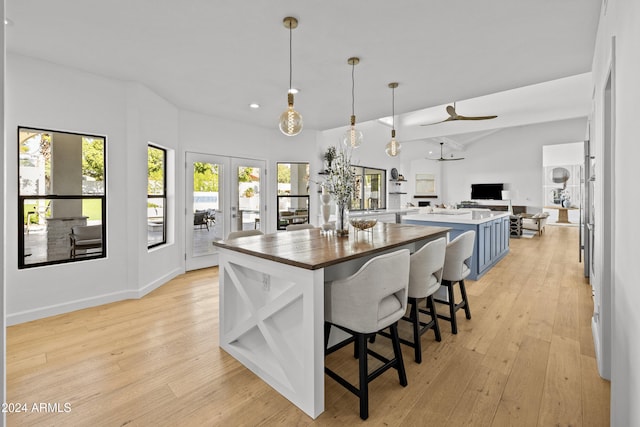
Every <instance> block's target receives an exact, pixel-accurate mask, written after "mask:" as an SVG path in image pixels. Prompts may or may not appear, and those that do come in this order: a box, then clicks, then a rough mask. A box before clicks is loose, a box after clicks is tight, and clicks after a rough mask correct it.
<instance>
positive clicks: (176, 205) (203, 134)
mask: <svg viewBox="0 0 640 427" xmlns="http://www.w3.org/2000/svg"><path fill="white" fill-rule="evenodd" d="M6 87H7V88H8V90H7V103H8V105H9V107H10V108H8V114H7V117H6V123H7V128H8V129H13V130H14V131H15V130H16V129H17V127H18V126H27V127H35V128H44V129H53V130H62V131H74V132H79V133H82V132H86V133H89V134H97V135H104V136H106V137H107V145H106V147H107V149H106V150H107V157H106V158H107V258H106V259H98V260H90V261H89V260H88V261H84V262H75V263H68V264H59V265H51V266H45V267H36V268H29V269H23V270H18V268H17V256H18V254H17V251H16V250H12V251H8V252H7V257H6V265H7V278H8V280H7V320H8V322H9V323H10V324H14V323H19V322H23V321H27V320H32V319H36V318H41V317H46V316H50V315H53V314H58V313H63V312H67V311H72V310H76V309H79V308H84V307H89V306H94V305H99V304H103V303H106V302H111V301H117V300H121V299H126V298H138V297H140V296H142V295H144V294H146V293H148V292H149V291H151V290H153V289H155V288H157V287H158V286H160V285H162V284H163V283H165V282H166V281H168V280H169V279H171V278H172V277H175V276H176V275H178V274H180V273H182V272H184V253H185V247H184V245H185V238H184V236H185V225H184V217H185V215H184V212H185V211H184V202H185V197H184V194H185V176H184V170H185V169H184V153H185V152H186V151H193V152H200V153H208V154H217V155H225V156H233V157H244V158H250V159H259V160H265V161H266V163H267V171H268V175H267V191H266V197H267V198H266V203H267V206H268V212H267V221H266V223H267V226H266V229H267V231H275V229H276V214H275V210H276V203H275V200H276V177H277V174H276V163H277V162H278V161H284V162H308V161H311V162H312V163H313V162H314V160H313V157H318V160H316V161H315V163H316V164H317V167H320V161H319V156H316V153H317V147H316V144H317V132H315V131H313V130H305V131H303V133H302V134H300V135H299V136H297V137H294V138H290V137H286V136H284V135H282V134H281V133H280V132H279V131H278V130H277V127H276V126H275V121H274V127H273V129H264V128H258V127H254V126H249V125H246V124H242V123H234V122H231V121H229V120H223V119H219V118H215V117H209V116H204V115H201V114H197V113H191V112H186V111H180V110H179V109H178V108H177V107H176V106H174V105H172V104H171V103H169V102H167V101H166V100H165V99H163V98H162V97H160V96H158V95H157V94H155V93H154V92H152V91H151V90H149V89H148V88H146V87H145V86H143V85H140V84H137V83H126V82H121V81H118V80H114V79H109V78H104V77H101V76H97V75H93V74H89V73H84V72H81V71H77V70H73V69H69V68H66V67H62V66H58V65H55V64H52V63H48V62H44V61H40V60H37V59H33V58H29V57H25V56H21V55H16V54H10V55H8V63H7V86H6ZM12 141H14V142H15V139H12ZM148 143H153V144H156V145H159V146H161V147H163V148H166V149H168V151H169V159H168V169H167V173H168V177H167V182H168V187H169V190H168V209H167V214H168V216H169V217H170V218H173V219H174V221H170V223H171V225H170V227H169V229H168V244H167V245H163V246H161V247H158V248H154V249H152V250H147V223H146V191H147V168H146V166H147V144H148ZM7 158H9V159H12V158H13V159H17V144H15V143H10V144H8V145H7ZM17 163H18V162H17V160H16V161H15V162H11V161H9V162H7V164H6V166H7V176H9V177H11V178H10V179H9V181H8V182H7V191H6V193H5V194H6V196H5V198H4V200H5V202H6V203H7V204H8V212H10V214H9V215H8V216H7V224H17V223H18V221H17V216H16V215H17V214H16V212H17V207H16V203H17V187H18V186H17V181H16V178H15V177H17V175H18V174H17ZM311 203H312V205H311V210H312V212H311V213H312V216H311V218H312V219H313V218H315V214H314V212H317V209H318V207H317V203H316V201H315V200H314V199H313V198H312V201H311ZM9 235H10V236H11V237H10V238H9V239H7V240H6V245H7V246H8V247H10V248H17V233H15V232H14V233H10V234H9Z"/></svg>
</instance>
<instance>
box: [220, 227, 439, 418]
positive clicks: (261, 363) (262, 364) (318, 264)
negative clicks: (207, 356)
mask: <svg viewBox="0 0 640 427" xmlns="http://www.w3.org/2000/svg"><path fill="white" fill-rule="evenodd" d="M448 231H449V229H448V228H445V227H439V226H436V227H417V226H412V225H404V224H387V223H378V224H377V225H376V226H375V227H373V228H372V229H371V232H366V233H358V235H356V233H351V234H350V235H349V236H348V237H336V235H335V234H323V233H322V232H321V231H320V230H319V229H313V230H298V231H289V232H285V233H274V234H266V235H260V236H248V237H241V238H238V239H233V240H227V241H216V242H214V245H215V246H217V247H218V248H219V250H220V257H219V268H220V278H219V284H220V347H222V348H223V349H224V350H225V351H226V352H228V353H229V354H231V355H232V356H233V357H235V358H236V359H237V360H238V361H240V362H241V363H242V364H243V365H244V366H246V367H247V368H249V369H250V370H251V371H253V372H254V373H255V374H256V375H258V376H259V377H260V378H261V379H262V380H264V381H265V382H266V383H267V384H269V385H270V386H271V387H273V388H274V389H275V390H276V391H278V392H279V393H280V394H282V395H283V396H285V397H286V398H287V399H289V400H290V401H291V402H293V403H294V404H295V405H296V406H298V407H299V408H300V409H302V410H303V411H304V412H305V413H306V414H307V415H309V416H310V417H312V418H316V417H317V416H318V415H320V414H321V413H322V412H323V411H324V328H323V325H324V282H325V281H330V280H335V279H338V278H342V277H347V276H348V275H350V274H353V273H355V272H356V271H357V270H358V269H359V268H360V267H361V266H362V265H363V264H364V263H365V262H367V261H368V260H369V259H371V258H373V257H374V256H377V255H380V254H383V253H387V252H391V251H395V250H398V249H409V250H410V251H411V252H415V251H416V250H418V249H419V248H421V247H422V246H423V245H424V244H425V243H426V242H428V241H430V240H434V239H437V238H440V237H444V236H446V235H447V232H448Z"/></svg>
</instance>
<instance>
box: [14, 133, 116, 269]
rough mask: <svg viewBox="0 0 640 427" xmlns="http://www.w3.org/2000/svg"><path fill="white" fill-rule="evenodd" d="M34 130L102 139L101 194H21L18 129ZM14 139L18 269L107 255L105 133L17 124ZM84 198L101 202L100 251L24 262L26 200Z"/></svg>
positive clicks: (79, 260)
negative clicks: (16, 186) (15, 143)
mask: <svg viewBox="0 0 640 427" xmlns="http://www.w3.org/2000/svg"><path fill="white" fill-rule="evenodd" d="M21 130H25V131H35V132H39V133H66V134H69V135H78V136H83V137H88V138H99V139H102V140H103V147H102V157H103V161H104V189H103V191H102V195H88V194H81V195H60V194H42V195H40V194H36V195H22V194H21V193H20V191H21V190H20V131H21ZM16 141H17V142H18V169H17V180H16V182H17V185H18V224H17V225H18V227H17V230H18V269H19V270H23V269H28V268H34V267H43V266H48V265H56V264H67V263H71V262H81V261H87V260H93V259H97V258H106V257H107V185H106V183H107V137H106V136H105V135H96V134H89V133H86V132H70V131H66V130H56V129H43V128H38V127H33V126H22V125H19V126H18V127H17V130H16ZM84 199H99V200H101V201H102V203H101V215H102V220H101V225H102V248H101V249H102V250H101V251H100V252H93V253H90V254H87V255H84V256H82V257H80V258H71V257H70V258H68V259H58V260H51V261H43V262H34V263H29V264H27V263H25V258H26V257H27V256H28V255H26V254H25V253H24V250H25V242H24V227H25V224H24V218H25V211H24V205H25V201H26V200H49V201H51V200H84Z"/></svg>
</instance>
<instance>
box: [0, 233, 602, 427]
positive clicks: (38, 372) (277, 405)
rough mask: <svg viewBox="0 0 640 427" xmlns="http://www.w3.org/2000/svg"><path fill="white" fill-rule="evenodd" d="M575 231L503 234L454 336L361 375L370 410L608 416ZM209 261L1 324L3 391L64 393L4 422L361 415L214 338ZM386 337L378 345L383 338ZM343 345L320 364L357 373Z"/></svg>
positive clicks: (448, 420)
mask: <svg viewBox="0 0 640 427" xmlns="http://www.w3.org/2000/svg"><path fill="white" fill-rule="evenodd" d="M577 241H578V234H577V228H573V227H553V226H548V227H547V231H546V232H545V233H544V235H543V236H535V237H534V238H532V239H511V241H510V243H511V251H510V253H509V255H507V256H506V257H505V258H504V259H503V260H502V261H500V262H499V263H498V264H497V265H496V267H495V268H494V269H492V270H491V271H490V272H489V273H488V274H486V275H485V276H483V277H482V278H481V279H480V280H478V281H468V282H467V293H468V295H469V300H470V307H471V311H472V316H473V317H472V319H471V320H467V319H465V318H464V314H463V313H462V312H459V313H458V320H459V333H458V334H457V335H452V334H451V329H450V326H449V324H448V323H447V322H444V321H442V322H441V328H442V341H441V342H436V341H435V339H434V337H433V333H431V332H429V333H427V334H425V335H424V336H423V337H422V343H423V362H422V363H421V364H417V363H415V362H414V361H413V349H411V348H409V347H406V346H403V347H402V350H403V355H404V360H405V366H406V370H407V377H408V381H409V385H408V386H407V387H401V386H400V385H399V384H398V379H397V375H396V374H395V372H394V371H388V372H386V373H384V374H383V375H381V376H380V377H378V378H377V379H376V380H374V381H373V382H372V383H371V386H370V391H371V395H370V418H369V420H368V421H367V423H368V424H369V425H386V426H423V425H433V426H447V427H448V426H457V425H472V426H488V425H495V426H502V425H518V426H521V425H541V426H542V425H544V426H547V425H553V426H555V425H569V423H571V425H572V426H598V427H600V426H607V425H608V423H609V395H610V384H609V383H608V382H607V381H604V380H602V379H601V378H600V377H599V376H598V373H597V369H596V366H595V359H594V357H595V355H594V350H593V342H592V337H591V336H590V334H591V332H590V328H591V324H590V322H591V315H592V312H593V305H592V304H593V301H592V297H591V291H590V287H589V285H588V284H587V282H586V281H585V280H584V278H583V277H582V268H583V265H582V264H580V263H578V262H577V253H576V245H577ZM218 274H219V272H218V269H217V268H209V269H203V270H198V271H193V272H189V273H187V274H184V275H181V276H179V277H176V278H175V279H174V280H172V281H171V282H169V283H167V284H166V285H164V286H162V287H160V288H158V289H156V290H155V291H153V292H151V293H150V294H148V295H147V296H145V297H144V298H142V299H139V300H127V301H121V302H117V303H113V304H107V305H104V306H100V307H93V308H89V309H86V310H79V311H76V312H73V313H67V314H63V315H60V316H54V317H50V318H47V319H42V320H37V321H33V322H28V323H24V324H21V325H15V326H11V327H9V328H7V397H8V400H9V401H13V402H15V401H26V402H51V403H53V402H60V403H65V402H69V403H70V404H71V412H69V413H37V412H33V413H21V414H20V413H11V414H7V424H8V425H11V426H18V425H20V426H21V425H46V426H55V425H60V426H69V425H74V426H75V425H79V426H80V425H99V426H100V425H126V426H128V427H129V426H145V427H146V426H149V425H153V426H176V425H180V426H202V425H248V426H249V425H250V426H274V425H280V426H291V425H295V426H307V425H323V426H339V427H344V426H345V425H354V424H362V422H361V420H360V418H359V413H358V401H357V398H356V397H355V396H354V395H353V394H351V393H350V392H349V391H347V390H346V389H344V388H343V387H342V386H340V385H339V384H338V383H336V382H335V381H333V380H332V379H330V378H328V377H325V412H324V413H323V414H321V415H320V416H319V417H318V419H316V420H312V419H311V418H310V417H308V416H307V415H306V414H304V413H303V412H302V411H300V410H299V409H298V408H296V407H295V406H294V405H292V404H291V403H290V402H289V401H287V400H286V399H285V398H283V397H282V396H281V395H279V394H278V393H277V392H276V391H274V390H273V389H272V388H271V387H269V386H268V385H266V384H265V383H264V382H263V381H261V380H260V379H259V378H258V377H256V376H255V375H254V374H253V373H252V372H251V371H249V370H248V369H246V368H245V367H243V366H242V365H241V364H240V363H238V362H237V361H236V360H235V359H233V358H232V357H231V356H230V355H228V354H227V353H226V352H224V351H223V350H221V349H220V348H219V347H218V328H219V321H218V303H219V300H218ZM567 305H568V306H569V309H567ZM401 329H402V331H403V333H406V332H407V328H406V325H404V326H403V328H401ZM384 340H385V339H384V338H382V337H381V338H379V339H378V340H376V343H375V345H377V346H381V347H384V348H386V350H385V351H387V350H388V349H389V348H388V342H387V343H386V344H385V342H384ZM385 346H386V347H385ZM343 350H344V351H340V352H336V353H335V354H333V355H331V356H330V357H328V358H327V364H331V366H332V367H333V368H335V369H336V370H338V371H339V372H341V373H343V374H344V375H345V376H346V377H348V378H349V379H351V380H354V381H355V379H356V378H357V361H355V360H354V359H353V357H352V351H351V349H343Z"/></svg>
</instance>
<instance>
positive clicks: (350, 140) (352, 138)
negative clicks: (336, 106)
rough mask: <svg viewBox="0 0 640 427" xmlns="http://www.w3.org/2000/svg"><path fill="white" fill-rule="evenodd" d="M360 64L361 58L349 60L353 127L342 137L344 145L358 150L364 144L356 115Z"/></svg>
mask: <svg viewBox="0 0 640 427" xmlns="http://www.w3.org/2000/svg"><path fill="white" fill-rule="evenodd" d="M359 62H360V58H356V57H352V58H349V59H348V60H347V63H348V64H349V65H351V125H350V126H349V129H347V131H346V132H345V133H344V135H343V136H342V143H343V144H344V145H345V146H346V147H349V148H358V147H359V146H360V144H362V132H360V131H359V130H358V129H356V115H355V112H354V111H355V85H356V84H355V69H356V65H358V63H359Z"/></svg>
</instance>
